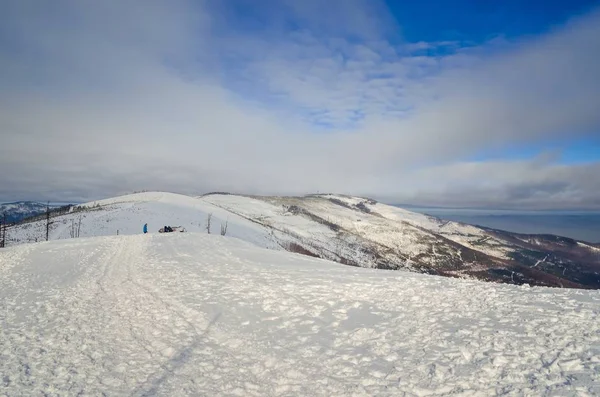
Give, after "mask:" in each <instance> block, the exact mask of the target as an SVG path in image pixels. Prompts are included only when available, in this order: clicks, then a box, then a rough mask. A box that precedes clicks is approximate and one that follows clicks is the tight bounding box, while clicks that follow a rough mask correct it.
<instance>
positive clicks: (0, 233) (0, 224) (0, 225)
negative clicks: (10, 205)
mask: <svg viewBox="0 0 600 397" xmlns="http://www.w3.org/2000/svg"><path fill="white" fill-rule="evenodd" d="M5 246H6V214H4V215H3V216H2V220H1V221H0V248H4V247H5Z"/></svg>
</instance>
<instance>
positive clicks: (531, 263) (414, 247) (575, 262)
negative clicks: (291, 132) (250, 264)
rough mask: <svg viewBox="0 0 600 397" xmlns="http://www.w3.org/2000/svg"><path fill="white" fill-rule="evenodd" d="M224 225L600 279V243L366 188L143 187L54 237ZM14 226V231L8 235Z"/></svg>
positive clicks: (478, 270)
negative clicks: (456, 214)
mask: <svg viewBox="0 0 600 397" xmlns="http://www.w3.org/2000/svg"><path fill="white" fill-rule="evenodd" d="M208 214H212V230H211V232H212V233H215V234H217V233H219V230H218V229H219V225H225V224H226V223H227V224H228V235H229V236H232V237H236V238H239V239H242V240H246V241H249V242H251V243H253V244H255V245H257V246H260V247H262V248H268V249H276V250H288V251H294V252H298V253H303V254H308V255H311V256H316V257H320V258H323V259H328V260H333V261H336V262H340V263H344V264H348V265H353V266H360V267H371V268H380V269H392V270H404V271H413V272H419V273H428V274H437V275H443V276H450V277H459V278H474V279H480V280H485V281H496V282H505V283H513V284H531V285H543V286H554V287H578V288H600V277H598V270H599V269H600V255H599V253H600V249H598V248H597V247H596V246H595V245H594V244H591V243H586V242H581V241H576V240H573V239H569V238H566V237H559V236H548V235H523V234H518V233H511V232H506V231H501V230H496V229H490V228H482V227H476V226H472V225H467V224H462V223H460V222H453V221H445V220H443V219H440V218H436V217H432V216H428V215H423V214H419V213H415V212H411V211H408V210H405V209H402V208H398V207H394V206H389V205H386V204H382V203H379V202H377V201H376V200H372V199H369V198H363V197H354V196H347V195H335V194H313V195H307V196H301V197H288V196H254V195H239V194H229V193H221V192H214V193H208V194H205V195H202V196H198V197H191V196H184V195H178V194H173V193H167V192H145V193H138V194H133V195H125V196H120V197H116V198H111V199H106V200H97V201H93V202H90V203H86V204H82V205H77V206H74V207H73V209H72V211H71V212H69V213H65V214H63V215H60V216H57V217H56V218H53V222H54V223H53V225H52V227H51V229H52V232H51V236H50V238H51V239H63V238H69V237H70V234H72V233H70V229H72V228H73V227H74V224H75V223H77V221H78V220H79V219H81V221H79V222H80V223H81V236H82V237H83V236H92V235H109V234H116V233H121V234H137V233H140V232H141V226H142V225H143V224H144V223H148V222H149V223H150V225H151V226H150V231H151V232H156V231H157V230H158V229H159V228H161V227H162V226H164V225H172V226H179V225H180V224H181V226H183V227H185V228H187V229H188V231H193V232H206V231H207V230H206V229H207V218H208ZM42 229H43V221H36V222H32V223H31V224H29V225H17V226H15V227H13V228H12V229H9V233H8V235H9V236H8V243H9V244H19V243H23V242H33V241H38V240H39V239H40V237H39V236H40V233H41V230H42ZM11 236H12V237H11Z"/></svg>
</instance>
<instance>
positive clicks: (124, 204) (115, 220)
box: [7, 192, 281, 249]
mask: <svg viewBox="0 0 600 397" xmlns="http://www.w3.org/2000/svg"><path fill="white" fill-rule="evenodd" d="M208 214H212V219H211V233H216V234H219V233H220V229H221V225H225V223H226V222H227V235H229V236H232V237H237V238H241V239H243V240H246V241H249V242H252V243H254V244H256V245H258V246H260V247H266V248H274V249H281V248H280V247H279V246H278V245H277V243H276V242H275V241H274V239H273V238H272V237H271V236H270V232H269V230H268V229H266V228H265V227H263V226H261V225H258V224H257V223H255V222H251V221H249V220H247V219H243V218H241V217H239V216H237V215H235V214H232V213H230V212H228V211H225V210H223V209H221V208H219V207H216V206H214V205H212V204H210V203H208V202H204V201H201V200H198V199H196V198H193V197H189V196H185V195H181V194H174V193H164V192H147V193H137V194H130V195H126V196H121V197H115V198H111V199H106V200H99V201H94V202H90V203H86V204H82V205H79V206H77V207H75V208H74V211H73V212H71V213H69V214H66V215H63V216H59V217H55V218H53V219H52V222H53V223H52V225H51V232H50V240H60V239H68V238H71V233H72V230H73V229H79V237H89V236H109V235H116V234H117V233H118V234H121V235H123V234H125V235H130V234H139V233H141V232H142V228H143V225H144V224H145V223H148V231H149V232H150V233H158V230H159V229H160V228H162V227H163V226H165V225H169V226H183V227H184V228H185V229H186V230H187V231H189V232H199V231H203V232H206V226H207V217H208ZM80 219H81V226H79V220H80ZM45 233H46V223H45V221H44V220H42V221H38V222H32V223H26V224H23V225H18V226H16V227H14V228H11V229H10V230H9V232H8V238H7V240H8V244H9V245H10V244H16V243H24V242H35V241H42V240H44V239H45Z"/></svg>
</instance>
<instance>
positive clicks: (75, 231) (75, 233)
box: [70, 215, 81, 238]
mask: <svg viewBox="0 0 600 397" xmlns="http://www.w3.org/2000/svg"><path fill="white" fill-rule="evenodd" d="M80 232H81V215H79V221H78V222H77V224H75V219H71V230H70V235H71V238H78V237H79V234H80Z"/></svg>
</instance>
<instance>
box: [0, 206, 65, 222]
mask: <svg viewBox="0 0 600 397" xmlns="http://www.w3.org/2000/svg"><path fill="white" fill-rule="evenodd" d="M46 206H47V204H46V203H40V202H36V201H17V202H14V203H1V204H0V218H1V217H2V216H3V215H6V221H7V222H8V223H14V222H19V221H21V220H23V219H25V218H29V217H31V216H36V215H39V214H42V213H44V212H46ZM55 207H56V206H55V205H50V208H51V209H52V208H55Z"/></svg>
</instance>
